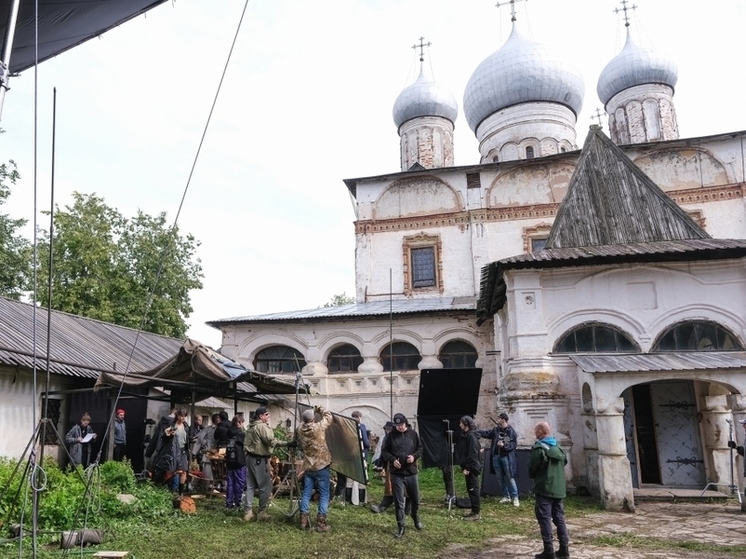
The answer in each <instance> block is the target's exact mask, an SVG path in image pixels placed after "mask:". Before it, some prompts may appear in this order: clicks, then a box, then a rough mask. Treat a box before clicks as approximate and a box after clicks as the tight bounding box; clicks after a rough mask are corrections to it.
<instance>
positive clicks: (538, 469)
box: [528, 421, 570, 559]
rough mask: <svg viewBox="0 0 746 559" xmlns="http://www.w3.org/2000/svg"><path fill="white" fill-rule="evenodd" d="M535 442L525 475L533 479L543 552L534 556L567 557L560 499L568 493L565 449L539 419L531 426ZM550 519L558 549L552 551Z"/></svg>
mask: <svg viewBox="0 0 746 559" xmlns="http://www.w3.org/2000/svg"><path fill="white" fill-rule="evenodd" d="M534 433H535V435H536V442H535V443H534V446H532V447H531V453H530V454H529V456H528V477H530V478H531V479H532V480H534V494H535V495H536V504H535V506H534V510H535V513H536V520H537V521H538V522H539V531H540V532H541V539H542V541H543V542H544V551H542V552H541V553H539V554H537V555H534V557H535V558H536V559H554V558H555V557H570V549H569V543H570V538H569V535H568V533H567V526H566V525H565V510H564V506H563V504H562V499H564V498H565V496H566V495H567V484H566V482H565V464H567V457H566V456H565V451H564V450H562V448H560V446H559V444H557V440H556V439H555V438H554V437H553V436H552V428H551V427H550V426H549V423H547V422H546V421H542V422H540V423H537V424H536V427H534ZM552 522H554V525H555V526H556V527H557V539H558V540H559V544H560V546H559V551H557V553H556V554H555V553H554V537H553V535H552Z"/></svg>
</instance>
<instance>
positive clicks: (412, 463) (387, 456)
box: [381, 413, 422, 538]
mask: <svg viewBox="0 0 746 559" xmlns="http://www.w3.org/2000/svg"><path fill="white" fill-rule="evenodd" d="M393 423H394V429H393V431H391V433H390V434H389V435H388V436H387V437H386V440H384V441H383V448H382V449H381V457H382V458H383V459H384V461H385V462H386V463H388V464H389V473H390V474H391V485H392V487H393V492H394V509H395V510H396V525H397V531H396V533H395V536H396V537H397V538H401V537H402V536H403V535H404V520H405V511H404V507H405V506H406V498H405V493H406V496H407V497H408V498H409V500H410V501H411V503H412V505H411V506H412V513H411V514H412V520H414V527H415V528H417V529H418V530H422V522H421V521H420V514H419V509H420V486H419V479H418V476H417V471H418V470H417V460H419V459H420V457H421V456H422V442H421V441H420V436H419V435H418V434H417V432H416V431H414V430H413V429H410V428H409V422H408V421H407V418H406V416H404V414H401V413H397V414H396V415H394V421H393Z"/></svg>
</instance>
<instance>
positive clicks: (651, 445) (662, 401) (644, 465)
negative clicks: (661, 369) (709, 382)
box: [622, 380, 707, 488]
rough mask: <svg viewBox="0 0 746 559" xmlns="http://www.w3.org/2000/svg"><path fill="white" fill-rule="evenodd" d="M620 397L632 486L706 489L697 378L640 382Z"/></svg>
mask: <svg viewBox="0 0 746 559" xmlns="http://www.w3.org/2000/svg"><path fill="white" fill-rule="evenodd" d="M622 397H623V398H624V432H625V437H626V442H627V458H629V462H630V468H631V474H632V486H633V487H637V488H639V487H642V486H643V485H645V484H657V485H665V486H675V487H697V488H701V487H704V486H705V484H706V483H707V482H706V473H705V460H704V451H703V446H702V438H701V434H700V428H699V420H698V415H697V399H696V392H695V389H694V382H693V381H688V380H665V381H656V382H650V383H645V384H637V385H635V386H632V387H631V388H628V389H627V390H625V391H624V392H623V394H622Z"/></svg>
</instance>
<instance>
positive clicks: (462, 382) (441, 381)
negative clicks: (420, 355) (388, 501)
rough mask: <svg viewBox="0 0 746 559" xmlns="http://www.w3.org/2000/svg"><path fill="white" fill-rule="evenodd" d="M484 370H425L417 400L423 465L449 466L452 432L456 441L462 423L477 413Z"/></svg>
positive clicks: (427, 466)
mask: <svg viewBox="0 0 746 559" xmlns="http://www.w3.org/2000/svg"><path fill="white" fill-rule="evenodd" d="M481 383H482V369H476V368H473V369H423V370H422V371H420V392H419V396H418V399H417V428H418V431H419V433H420V439H421V440H422V465H423V467H425V468H432V467H438V468H444V467H446V466H448V465H449V460H450V457H449V455H450V452H451V449H449V441H448V431H449V430H450V431H452V439H453V440H452V442H453V444H455V443H456V440H457V439H458V437H459V435H460V434H461V430H460V429H459V426H458V422H459V419H461V418H462V417H463V416H465V415H471V416H474V415H475V414H476V413H477V403H478V401H479V387H480V385H481Z"/></svg>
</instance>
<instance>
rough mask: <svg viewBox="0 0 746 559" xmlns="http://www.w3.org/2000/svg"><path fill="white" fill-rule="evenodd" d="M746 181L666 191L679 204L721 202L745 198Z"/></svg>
mask: <svg viewBox="0 0 746 559" xmlns="http://www.w3.org/2000/svg"><path fill="white" fill-rule="evenodd" d="M745 187H746V184H745V183H740V184H731V185H728V186H706V187H703V188H687V189H686V190H672V191H670V192H666V194H668V195H669V196H670V197H671V198H672V199H673V201H674V202H676V203H677V204H679V205H681V204H696V203H699V202H721V201H723V200H735V199H737V198H743V192H744V189H745Z"/></svg>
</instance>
